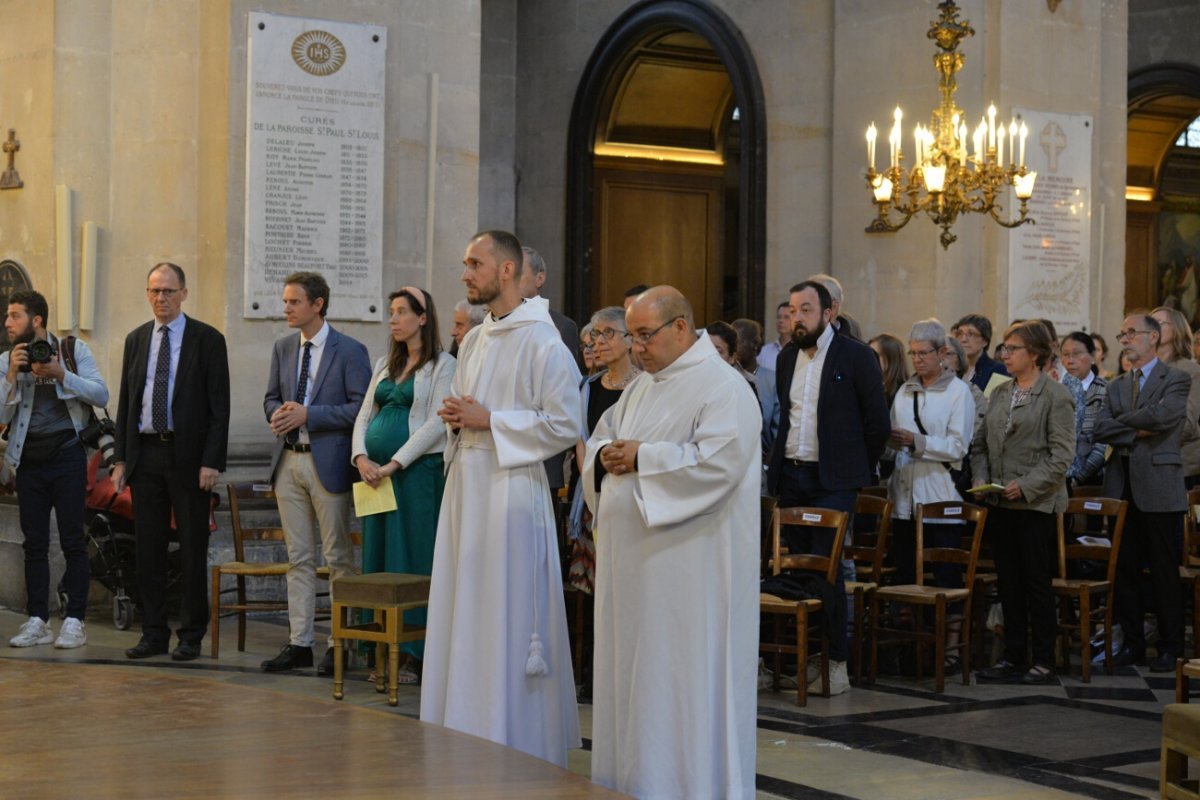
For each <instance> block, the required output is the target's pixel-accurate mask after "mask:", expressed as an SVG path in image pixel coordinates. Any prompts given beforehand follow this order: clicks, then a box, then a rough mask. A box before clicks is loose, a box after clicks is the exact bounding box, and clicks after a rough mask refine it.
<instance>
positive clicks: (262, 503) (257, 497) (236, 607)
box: [209, 481, 288, 658]
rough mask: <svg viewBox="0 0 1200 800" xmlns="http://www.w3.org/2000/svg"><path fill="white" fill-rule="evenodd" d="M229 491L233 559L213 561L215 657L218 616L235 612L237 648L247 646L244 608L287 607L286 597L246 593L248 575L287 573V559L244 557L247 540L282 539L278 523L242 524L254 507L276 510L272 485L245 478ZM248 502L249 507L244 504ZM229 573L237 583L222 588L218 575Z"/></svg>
mask: <svg viewBox="0 0 1200 800" xmlns="http://www.w3.org/2000/svg"><path fill="white" fill-rule="evenodd" d="M226 488H227V489H228V493H229V515H230V518H231V519H232V527H233V561H226V562H225V563H224V564H215V565H213V567H212V599H211V602H212V613H211V622H210V623H209V625H210V634H209V642H210V645H209V646H210V648H211V654H212V657H213V658H217V656H218V655H219V654H220V648H221V617H222V615H227V614H237V618H238V650H239V651H244V650H245V649H246V612H247V611H287V607H288V605H287V600H286V599H284V600H250V599H248V598H247V597H246V579H247V578H270V577H274V578H277V577H281V576H286V575H287V570H288V564H287V562H286V561H282V562H280V561H248V560H246V542H268V541H276V542H282V541H283V528H281V527H279V526H278V525H275V524H272V525H265V526H251V525H246V524H244V521H243V519H242V514H243V513H245V512H246V511H247V510H253V509H254V508H258V509H262V510H265V508H270V509H272V510H275V509H276V508H277V507H276V505H275V489H274V488H273V487H272V486H271V484H270V483H269V482H265V481H246V482H244V483H231V484H229V485H228V486H227V487H226ZM247 506H249V507H250V508H247ZM222 575H232V576H234V578H235V579H236V586H235V587H233V588H230V589H224V590H222V589H221V576H222ZM231 593H236V599H234V600H233V602H227V601H226V600H224V599H223V598H224V596H225V595H227V594H231Z"/></svg>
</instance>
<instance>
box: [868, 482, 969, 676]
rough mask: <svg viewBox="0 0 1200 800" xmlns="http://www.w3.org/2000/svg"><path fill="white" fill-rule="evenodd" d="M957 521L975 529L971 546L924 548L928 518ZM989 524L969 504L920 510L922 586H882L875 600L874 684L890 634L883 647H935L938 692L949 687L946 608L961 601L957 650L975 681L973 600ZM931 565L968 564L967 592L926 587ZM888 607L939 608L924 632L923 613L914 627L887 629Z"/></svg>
mask: <svg viewBox="0 0 1200 800" xmlns="http://www.w3.org/2000/svg"><path fill="white" fill-rule="evenodd" d="M935 519H936V520H955V521H959V520H961V521H962V522H965V523H967V524H968V525H972V524H973V525H974V526H975V529H974V531H973V532H971V534H970V539H969V543H968V546H966V547H961V546H960V547H925V523H926V522H927V521H929V520H935ZM986 520H987V509H985V508H982V507H981V506H976V505H972V504H970V503H961V502H954V503H926V504H924V505H919V506H917V519H916V523H917V535H916V538H917V582H916V583H915V584H910V585H907V586H881V587H879V589H877V590H876V591H875V593H874V595H873V596H872V597H871V613H870V616H871V682H872V683H874V682H875V677H876V672H877V670H878V664H879V645H880V643H881V642H880V634H881V633H882V634H887V637H886V638H885V639H884V640H883V643H884V644H890V643H893V642H899V641H908V640H915V641H916V642H917V643H918V647H919V646H920V645H921V644H932V645H933V651H934V680H935V690H936V691H938V692H941V691H942V690H943V689H945V687H946V676H945V659H946V649H947V648H946V631H947V629H948V627H949V623H950V622H951V621H953V620H950V619H948V618H947V616H946V609H947V607H948V606H949V605H950V604H951V603H962V604H963V613H962V614H961V615H960V616H957V620H958V621H959V623H960V626H961V634H960V637H959V641H958V644H956V645H954V646H953V648H952V649H954V650H958V651H959V653H960V661H961V666H962V679H963V684H964V685H967V684H970V682H971V600H972V597H973V595H974V591H973V587H974V584H975V565H976V561H977V560H978V558H979V543H980V540H981V539H982V538H983V526H984V522H985V521H986ZM932 564H959V565H962V566H964V567H965V568H966V569H965V575H964V584H963V586H964V588H961V589H951V588H947V587H943V586H926V585H925V570H926V568H927V567H928V566H929V565H932ZM883 603H908V604H912V605H914V606H918V607H921V606H925V607H932V608H933V610H934V623H933V630H932V631H927V630H924V629H923V627H922V626H921V624H920V618H921V615H920V614H913V620H914V623H915V625H916V627H915V628H912V629H907V628H898V627H891V628H885V627H883V626H882V625H881V624H880V622H881V618H880V615H879V608H880V606H881V605H882V604H883ZM921 677H922V659H921V656H920V653H918V655H917V678H918V679H920V678H921Z"/></svg>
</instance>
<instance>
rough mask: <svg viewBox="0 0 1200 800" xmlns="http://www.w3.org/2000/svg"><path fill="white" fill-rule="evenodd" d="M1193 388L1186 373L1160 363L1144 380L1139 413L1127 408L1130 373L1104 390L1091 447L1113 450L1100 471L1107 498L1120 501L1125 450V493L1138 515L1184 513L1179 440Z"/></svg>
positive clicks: (1123, 480) (1184, 494) (1122, 494)
mask: <svg viewBox="0 0 1200 800" xmlns="http://www.w3.org/2000/svg"><path fill="white" fill-rule="evenodd" d="M1191 385H1192V381H1191V378H1189V377H1188V375H1187V373H1185V372H1183V371H1181V370H1178V369H1174V368H1172V367H1168V366H1167V365H1166V364H1164V363H1162V362H1161V361H1160V362H1158V363H1157V364H1155V365H1154V369H1152V370H1150V374H1149V375H1148V376H1147V377H1146V384H1145V386H1144V387H1143V388H1142V391H1141V393H1140V395H1139V397H1138V404H1137V408H1132V407H1131V406H1132V404H1133V402H1132V401H1133V374H1132V373H1127V374H1125V375H1122V376H1120V377H1118V378H1117V379H1116V380H1114V381H1113V382H1112V383H1110V384H1109V385H1108V395H1107V397H1106V398H1105V403H1104V405H1103V406H1101V407H1100V410H1099V412H1098V413H1097V415H1096V427H1095V430H1094V431H1093V434H1092V436H1093V439H1094V440H1095V441H1097V442H1104V443H1105V444H1108V445H1112V447H1113V448H1114V451H1113V455H1112V457H1111V458H1110V459H1109V461H1108V467H1107V468H1106V469H1105V471H1104V493H1105V494H1106V495H1107V496H1109V497H1117V498H1120V497H1123V496H1124V492H1125V464H1124V459H1123V458H1122V457H1121V455H1120V454H1119V451H1120V450H1121V449H1124V448H1128V449H1129V451H1130V452H1129V472H1130V474H1129V489H1130V492H1131V494H1132V497H1133V502H1134V504H1136V505H1137V507H1138V508H1139V509H1141V510H1142V511H1157V512H1174V511H1183V510H1185V509H1186V508H1187V493H1186V492H1185V490H1184V486H1183V457H1182V455H1181V454H1180V439H1181V437H1182V434H1183V429H1184V417H1185V414H1186V410H1187V399H1188V391H1189V390H1190V389H1191ZM1138 431H1147V432H1148V433H1149V435H1147V436H1144V437H1139V436H1138V435H1137V434H1138Z"/></svg>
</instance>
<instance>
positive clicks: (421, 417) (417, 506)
mask: <svg viewBox="0 0 1200 800" xmlns="http://www.w3.org/2000/svg"><path fill="white" fill-rule="evenodd" d="M388 300H389V303H390V306H389V313H390V316H389V320H388V322H389V327H390V329H391V346H390V348H389V352H388V354H387V355H386V356H384V357H383V358H381V359H379V361H378V362H377V363H376V364H375V373H374V376H373V377H372V379H371V385H370V387H369V388H368V389H367V395H366V397H365V398H364V399H363V406H362V410H360V411H359V414H358V419H357V420H356V421H355V424H354V448H353V454H352V455H351V460H352V461H353V463H354V466H355V467H357V468H358V471H359V474H360V475H361V477H362V479H363V480H364V481H366V482H367V483H368V484H370V485H371V486H378V485H379V484H380V483H381V482H382V481H384V480H390V481H391V482H392V488H393V490H394V491H395V493H396V506H397V508H396V510H395V511H390V512H386V513H383V514H374V515H371V516H368V517H364V518H363V572H406V573H410V574H421V575H428V574H430V572H431V571H432V569H433V540H434V534H435V533H436V532H437V524H438V510H439V508H440V506H441V502H442V489H443V488H444V486H445V477H444V471H443V464H442V451H443V450H444V449H445V446H446V428H445V424H444V423H443V422H442V421H441V420H440V419H439V418H438V416H437V409H438V408H439V407H441V404H442V398H444V397H446V396H447V395H449V394H450V382H451V380H452V379H453V378H454V367H455V361H454V358H453V357H451V356H450V355H449V354H447V353H443V352H442V345H441V340H440V338H439V336H438V326H437V314H436V313H435V311H434V308H433V298H432V297H431V296H430V295H429V293H428V292H425V291H423V290H421V289H417V288H414V287H410V286H406V287H405V288H403V289H401V290H400V291H398V292H393V293H392V294H391V295H390V296H389V297H388ZM404 621H405V623H408V624H414V625H424V624H425V610H424V609H421V610H417V611H408V612H406V613H405V615H404ZM401 651H402V652H403V653H405V654H406V656H405V664H404V666H403V667H402V668H401V670H400V682H401V683H416V682H417V676H418V674H419V667H420V660H421V656H422V654H423V651H424V642H420V641H418V642H410V643H408V644H404V645H402V646H401Z"/></svg>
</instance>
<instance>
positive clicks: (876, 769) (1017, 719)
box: [0, 609, 1174, 800]
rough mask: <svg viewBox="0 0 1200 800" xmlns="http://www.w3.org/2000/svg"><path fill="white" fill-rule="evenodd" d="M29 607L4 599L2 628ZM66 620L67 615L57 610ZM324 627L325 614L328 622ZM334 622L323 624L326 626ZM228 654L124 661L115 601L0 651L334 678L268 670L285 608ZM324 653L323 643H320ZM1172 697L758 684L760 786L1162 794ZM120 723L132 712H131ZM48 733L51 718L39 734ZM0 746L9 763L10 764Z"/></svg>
mask: <svg viewBox="0 0 1200 800" xmlns="http://www.w3.org/2000/svg"><path fill="white" fill-rule="evenodd" d="M22 621H24V616H23V615H21V614H17V613H16V612H14V611H12V610H7V609H0V635H2V636H3V638H4V639H5V640H7V638H8V637H9V636H11V635H12V634H13V633H15V632H16V630H17V628H18V627H19V625H20V624H21V622H22ZM52 625H53V627H54V628H55V630H56V631H57V625H58V620H54V621H52ZM319 627H320V626H319ZM324 631H325V632H326V633H327V631H328V628H327V627H326V628H325V629H324ZM222 632H223V636H222V650H221V657H220V659H218V660H215V661H214V660H212V659H210V658H208V641H207V639H206V640H205V643H204V645H205V655H204V657H202V658H201V659H199V660H198V661H195V662H191V663H185V664H177V663H174V662H172V661H170V660H169V659H167V658H166V657H159V658H154V659H149V660H147V661H139V662H133V661H128V660H126V659H125V658H124V656H123V652H122V651H123V650H124V649H125V648H126V647H129V646H132V645H133V644H134V643H135V642H136V641H137V638H138V636H137V634H136V633H135V632H133V631H124V632H123V631H117V630H115V629H114V628H113V625H112V622H111V620H110V619H108V615H107V614H102V613H100V610H97V613H96V614H95V615H94V616H93V617H92V618H90V619H89V623H88V637H89V644H88V645H87V646H86V647H84V648H81V649H79V650H67V651H60V650H54V649H53V648H52V647H50V646H44V647H34V648H27V649H17V648H10V647H5V646H0V669H3V668H4V667H3V660H4V659H34V660H44V661H54V662H82V663H96V664H110V665H119V666H122V667H127V668H129V669H150V670H169V671H173V672H175V674H178V673H179V672H180V671H186V672H187V674H190V675H192V676H195V677H199V678H203V679H207V680H214V681H223V682H226V683H228V684H232V685H241V686H252V687H258V688H268V689H272V690H277V691H281V692H288V693H294V694H298V695H304V696H309V697H317V698H326V699H328V702H330V703H333V702H336V701H334V700H332V698H331V690H332V686H331V683H332V682H331V681H329V680H326V679H320V678H317V677H316V676H315V673H314V671H313V670H311V669H310V670H303V671H299V672H296V673H292V674H285V675H266V674H264V673H262V672H261V671H260V670H259V668H258V664H259V662H261V661H262V660H264V659H266V658H269V657H271V656H273V655H274V654H275V653H276V652H277V651H278V649H279V647H281V646H282V645H283V644H284V643H285V642H286V639H287V635H286V634H287V622H286V619H285V618H284V617H283V616H282V615H277V616H268V617H263V618H258V619H254V620H251V622H250V624H249V626H248V635H247V643H246V651H245V652H240V653H239V652H238V651H237V649H236V625H235V624H234V623H233V622H232V620H229V621H227V622H226V623H225V624H224V626H223V627H222ZM318 654H319V653H318ZM419 691H420V690H419V689H418V688H416V687H403V686H402V687H401V688H400V704H399V706H398V707H397V708H395V709H390V708H389V707H388V706H387V703H386V695H380V694H377V693H376V692H375V690H374V688H373V687H372V685H370V684H368V683H367V682H366V681H365V674H364V672H363V671H361V670H359V671H355V672H352V673H350V675H349V677H348V680H347V685H346V699H345V701H344V702H348V703H354V704H357V705H361V706H367V707H371V708H376V709H382V710H386V711H389V712H391V713H398V714H405V715H410V716H416V714H417V709H418V705H419ZM1173 697H1174V678H1173V676H1169V675H1164V676H1157V675H1154V676H1152V675H1150V674H1149V673H1147V672H1145V671H1144V670H1137V669H1134V668H1126V669H1124V670H1121V671H1120V674H1118V675H1115V676H1113V677H1111V678H1110V677H1107V676H1105V675H1104V674H1103V673H1102V672H1101V674H1098V675H1094V677H1093V679H1092V682H1091V684H1083V683H1080V682H1079V680H1078V679H1077V678H1071V677H1062V678H1061V679H1060V685H1055V686H1051V687H1039V688H1030V687H1026V686H1023V685H1021V684H1019V683H1017V684H1013V685H983V686H963V685H961V684H960V683H959V682H958V681H957V680H955V679H951V680H948V681H947V683H946V690H945V692H943V693H941V694H937V693H934V691H933V681H932V680H927V681H923V682H918V681H916V680H912V679H888V680H882V679H881V681H880V683H878V684H877V685H876V686H875V687H873V688H865V687H856V688H854V689H852V690H851V691H850V692H848V693H847V694H845V695H842V696H840V697H836V698H832V699H825V698H820V697H811V698H810V699H809V703H808V706H807V707H806V708H798V707H797V706H796V705H795V695H794V694H793V693H786V694H773V693H771V692H769V691H764V692H761V693H760V694H759V709H758V788H759V797H764V798H771V797H785V798H802V799H803V800H825V799H829V800H833V799H835V798H896V799H897V800H900V799H902V798H921V799H922V800H932V799H933V798H979V799H980V800H982V799H983V798H1047V799H1049V798H1067V797H1091V798H1102V799H1104V800H1109V799H1111V800H1120V799H1122V798H1147V797H1157V789H1158V748H1159V735H1160V715H1161V712H1162V706H1163V705H1164V704H1166V703H1169V702H1172V700H1173ZM580 717H581V721H582V724H583V735H584V748H583V749H582V750H578V751H574V752H573V753H572V754H571V759H570V767H571V769H572V770H573V771H575V772H578V773H580V774H582V775H587V774H588V771H589V768H590V754H589V752H588V748H589V747H590V741H589V740H588V739H587V737H588V736H589V735H590V730H591V707H590V706H589V705H582V706H581V707H580ZM122 724H134V723H132V722H125V723H122ZM43 734H44V735H52V734H51V732H49V731H45V730H44V729H42V730H41V733H40V734H39V735H43ZM2 764H3V754H0V773H2V772H3V767H2Z"/></svg>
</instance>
